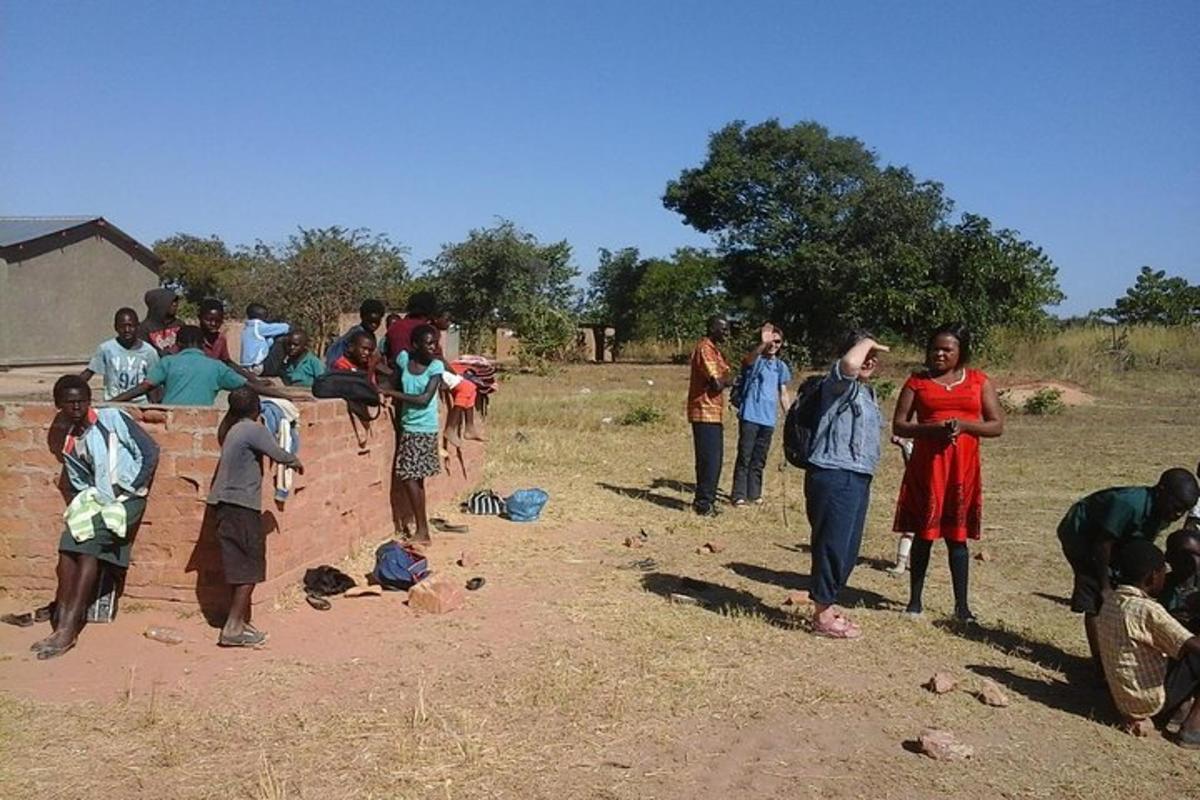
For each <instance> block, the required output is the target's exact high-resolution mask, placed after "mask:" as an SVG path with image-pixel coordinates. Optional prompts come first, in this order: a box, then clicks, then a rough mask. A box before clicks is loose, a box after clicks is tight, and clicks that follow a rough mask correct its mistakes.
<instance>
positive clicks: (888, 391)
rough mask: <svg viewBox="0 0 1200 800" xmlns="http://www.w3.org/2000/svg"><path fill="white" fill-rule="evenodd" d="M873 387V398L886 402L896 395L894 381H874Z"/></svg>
mask: <svg viewBox="0 0 1200 800" xmlns="http://www.w3.org/2000/svg"><path fill="white" fill-rule="evenodd" d="M874 386H875V396H876V397H878V398H879V399H880V400H887V399H888V398H889V397H891V396H892V395H894V394H895V393H896V382H895V381H876V382H875V384H874Z"/></svg>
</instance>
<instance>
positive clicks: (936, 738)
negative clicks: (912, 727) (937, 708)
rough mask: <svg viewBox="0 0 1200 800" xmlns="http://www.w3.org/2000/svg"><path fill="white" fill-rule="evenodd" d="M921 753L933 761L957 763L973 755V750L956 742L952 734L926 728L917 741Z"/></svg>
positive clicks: (967, 745)
mask: <svg viewBox="0 0 1200 800" xmlns="http://www.w3.org/2000/svg"><path fill="white" fill-rule="evenodd" d="M917 741H918V742H919V743H920V745H921V752H922V753H923V754H924V755H927V756H929V757H930V758H932V759H934V760H935V761H957V760H959V759H963V758H970V757H971V756H973V755H975V748H974V747H971V745H969V744H963V743H962V742H960V741H958V739H957V738H956V737H955V736H954V734H953V733H951V732H950V731H946V730H941V729H938V728H926V729H925V730H923V731H921V736H920V737H919V738H918V740H917Z"/></svg>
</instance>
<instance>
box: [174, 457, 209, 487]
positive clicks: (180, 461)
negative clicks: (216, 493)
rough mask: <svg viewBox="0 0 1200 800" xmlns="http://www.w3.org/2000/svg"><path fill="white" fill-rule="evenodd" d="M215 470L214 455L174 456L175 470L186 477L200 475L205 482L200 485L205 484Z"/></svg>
mask: <svg viewBox="0 0 1200 800" xmlns="http://www.w3.org/2000/svg"><path fill="white" fill-rule="evenodd" d="M216 471H217V458H216V457H215V456H176V457H175V472H177V473H178V474H180V475H186V476H188V477H196V476H202V477H203V478H204V479H205V482H206V483H205V484H202V485H206V484H207V481H209V480H211V478H212V476H213V473H215V472H216Z"/></svg>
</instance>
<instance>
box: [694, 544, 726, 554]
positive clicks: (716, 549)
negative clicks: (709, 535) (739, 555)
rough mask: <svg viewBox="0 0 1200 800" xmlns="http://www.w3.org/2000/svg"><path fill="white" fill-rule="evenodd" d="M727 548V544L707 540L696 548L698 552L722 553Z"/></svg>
mask: <svg viewBox="0 0 1200 800" xmlns="http://www.w3.org/2000/svg"><path fill="white" fill-rule="evenodd" d="M724 549H725V545H724V544H722V543H721V542H705V543H704V544H702V545H700V547H698V548H696V552H697V553H710V554H711V553H720V552H721V551H723V550H724Z"/></svg>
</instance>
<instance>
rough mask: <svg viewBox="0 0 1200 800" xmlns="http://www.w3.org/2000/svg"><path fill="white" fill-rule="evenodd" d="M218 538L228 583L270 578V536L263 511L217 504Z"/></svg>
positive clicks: (255, 581) (259, 580) (252, 581)
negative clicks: (265, 531)
mask: <svg viewBox="0 0 1200 800" xmlns="http://www.w3.org/2000/svg"><path fill="white" fill-rule="evenodd" d="M217 540H218V541H219V542H220V543H221V565H222V566H223V567H224V568H225V582H226V583H232V584H241V583H262V582H263V581H264V580H266V578H267V537H266V535H265V534H264V533H263V524H262V512H261V511H255V510H254V509H252V508H245V507H244V506H235V505H233V504H232V503H217Z"/></svg>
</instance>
